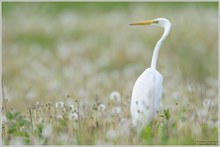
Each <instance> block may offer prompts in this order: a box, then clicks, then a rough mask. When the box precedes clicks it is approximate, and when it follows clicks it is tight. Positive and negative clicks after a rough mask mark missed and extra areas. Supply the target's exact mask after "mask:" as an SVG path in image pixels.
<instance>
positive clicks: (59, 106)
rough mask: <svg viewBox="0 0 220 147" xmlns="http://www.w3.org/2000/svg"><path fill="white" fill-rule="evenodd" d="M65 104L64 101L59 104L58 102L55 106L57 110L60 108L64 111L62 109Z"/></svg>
mask: <svg viewBox="0 0 220 147" xmlns="http://www.w3.org/2000/svg"><path fill="white" fill-rule="evenodd" d="M64 105H65V104H64V102H62V101H58V102H56V104H55V106H56V108H60V109H62V108H64Z"/></svg>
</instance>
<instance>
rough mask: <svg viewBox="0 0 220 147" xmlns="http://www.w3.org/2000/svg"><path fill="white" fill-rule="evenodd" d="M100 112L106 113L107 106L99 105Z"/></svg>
mask: <svg viewBox="0 0 220 147" xmlns="http://www.w3.org/2000/svg"><path fill="white" fill-rule="evenodd" d="M98 111H99V112H103V111H105V105H104V104H99V105H98Z"/></svg>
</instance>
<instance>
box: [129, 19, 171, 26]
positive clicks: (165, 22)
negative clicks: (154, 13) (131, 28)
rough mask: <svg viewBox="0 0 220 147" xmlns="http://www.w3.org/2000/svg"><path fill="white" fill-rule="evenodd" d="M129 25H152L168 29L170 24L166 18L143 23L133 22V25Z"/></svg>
mask: <svg viewBox="0 0 220 147" xmlns="http://www.w3.org/2000/svg"><path fill="white" fill-rule="evenodd" d="M130 25H153V26H159V27H163V28H166V27H170V26H171V23H170V21H169V20H168V19H166V18H156V19H153V20H144V21H138V22H134V23H131V24H130Z"/></svg>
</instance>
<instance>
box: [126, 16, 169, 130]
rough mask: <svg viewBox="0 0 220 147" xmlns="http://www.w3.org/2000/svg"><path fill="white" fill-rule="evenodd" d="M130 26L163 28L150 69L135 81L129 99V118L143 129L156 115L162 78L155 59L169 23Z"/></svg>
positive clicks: (157, 22)
mask: <svg viewBox="0 0 220 147" xmlns="http://www.w3.org/2000/svg"><path fill="white" fill-rule="evenodd" d="M130 25H153V26H159V27H163V28H164V33H163V35H162V37H161V38H160V40H159V41H158V42H157V44H156V46H155V48H154V52H153V56H152V61H151V67H150V68H147V69H146V70H145V71H144V72H143V73H142V74H141V75H140V76H139V78H138V79H137V80H136V82H135V84H134V87H133V91H132V98H131V117H132V124H133V126H135V127H138V128H143V127H144V126H145V125H146V124H148V123H150V122H151V121H152V119H154V117H155V116H156V115H157V111H158V110H159V106H160V100H161V97H162V91H163V85H162V84H163V77H162V75H161V74H160V73H159V72H158V71H157V69H156V66H157V58H158V54H159V51H160V47H161V45H162V43H163V41H164V40H165V38H166V37H167V35H168V34H169V31H170V27H171V23H170V21H169V20H167V19H165V18H157V19H154V20H146V21H140V22H136V23H132V24H130Z"/></svg>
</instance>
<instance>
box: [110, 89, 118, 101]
mask: <svg viewBox="0 0 220 147" xmlns="http://www.w3.org/2000/svg"><path fill="white" fill-rule="evenodd" d="M109 97H110V99H111V100H113V101H116V102H119V101H121V95H120V93H119V92H117V91H113V92H112V93H111V94H110V96H109Z"/></svg>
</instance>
